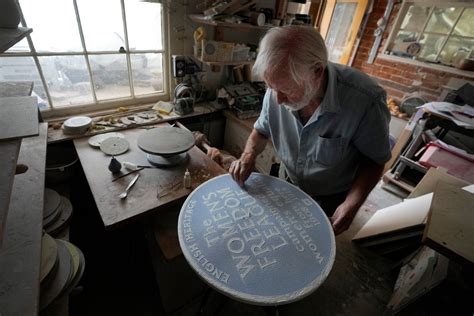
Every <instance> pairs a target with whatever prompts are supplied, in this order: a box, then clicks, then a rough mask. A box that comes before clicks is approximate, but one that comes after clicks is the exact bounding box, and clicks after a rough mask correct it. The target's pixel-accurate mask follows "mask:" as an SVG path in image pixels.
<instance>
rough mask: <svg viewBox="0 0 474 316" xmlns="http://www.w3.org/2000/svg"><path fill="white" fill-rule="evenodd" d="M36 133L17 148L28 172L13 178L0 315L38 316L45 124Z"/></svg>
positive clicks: (0, 265) (0, 262) (0, 273)
mask: <svg viewBox="0 0 474 316" xmlns="http://www.w3.org/2000/svg"><path fill="white" fill-rule="evenodd" d="M39 130H40V135H39V136H37V137H32V138H27V139H24V140H23V142H22V145H21V148H20V154H19V158H18V163H22V164H25V165H27V166H28V171H27V172H25V173H23V174H19V175H16V176H15V180H14V183H13V191H12V197H11V203H10V210H9V212H8V218H7V223H6V230H5V239H4V243H3V247H2V249H1V250H0V280H1V282H0V313H1V314H2V315H24V316H28V315H37V314H38V300H39V279H40V264H41V237H42V236H41V235H42V224H43V197H44V180H45V171H44V170H45V166H46V134H47V124H45V123H44V124H41V125H40V128H39Z"/></svg>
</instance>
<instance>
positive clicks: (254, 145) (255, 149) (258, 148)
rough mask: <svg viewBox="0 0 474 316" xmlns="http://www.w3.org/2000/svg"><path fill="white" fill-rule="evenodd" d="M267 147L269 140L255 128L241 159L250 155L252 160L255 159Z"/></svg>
mask: <svg viewBox="0 0 474 316" xmlns="http://www.w3.org/2000/svg"><path fill="white" fill-rule="evenodd" d="M266 145H267V138H266V137H265V136H263V135H262V134H260V133H259V132H258V131H257V130H256V129H255V128H254V129H253V130H252V132H251V133H250V136H249V138H248V139H247V143H246V144H245V148H244V151H243V153H242V156H241V158H244V156H245V155H249V156H250V157H251V158H252V159H255V158H256V157H257V156H258V155H259V154H260V153H261V152H262V151H263V150H264V149H265V146H266Z"/></svg>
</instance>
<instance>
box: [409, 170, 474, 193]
mask: <svg viewBox="0 0 474 316" xmlns="http://www.w3.org/2000/svg"><path fill="white" fill-rule="evenodd" d="M440 181H442V182H444V183H449V184H452V185H455V186H457V187H459V188H462V187H465V186H467V185H469V183H468V182H466V181H464V180H461V179H459V178H456V177H454V176H452V175H450V174H447V173H446V172H445V171H443V170H442V169H440V168H430V169H429V170H428V172H427V173H426V174H425V175H424V176H423V178H422V179H421V181H420V182H419V183H418V184H417V185H416V187H415V190H413V191H412V192H411V194H410V196H409V197H408V198H410V199H411V198H415V197H418V196H421V195H424V194H427V193H430V192H433V191H434V190H435V188H436V185H437V184H438V183H439V182H440Z"/></svg>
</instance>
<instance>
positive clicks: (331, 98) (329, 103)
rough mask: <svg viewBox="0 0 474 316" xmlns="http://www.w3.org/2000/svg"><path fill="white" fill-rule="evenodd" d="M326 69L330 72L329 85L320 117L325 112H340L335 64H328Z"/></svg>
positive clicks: (322, 103) (321, 106)
mask: <svg viewBox="0 0 474 316" xmlns="http://www.w3.org/2000/svg"><path fill="white" fill-rule="evenodd" d="M326 68H327V70H328V83H327V88H326V93H325V94H324V98H323V101H322V102H321V105H320V106H319V107H320V108H322V109H321V113H319V115H321V114H323V113H324V112H332V113H337V112H339V110H340V106H339V98H338V97H337V94H338V91H337V73H336V69H335V66H334V64H333V63H331V62H328V64H327V66H326Z"/></svg>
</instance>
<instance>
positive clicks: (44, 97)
mask: <svg viewBox="0 0 474 316" xmlns="http://www.w3.org/2000/svg"><path fill="white" fill-rule="evenodd" d="M19 3H20V7H21V11H22V14H23V18H24V21H23V22H22V24H23V26H27V27H31V28H33V32H32V33H31V34H30V36H29V37H28V38H25V39H23V40H22V41H20V42H19V43H17V44H16V45H15V46H13V47H12V48H10V49H9V50H8V51H7V52H5V53H4V54H2V55H0V70H1V71H0V80H2V81H33V82H34V88H33V93H34V95H36V96H38V100H39V106H40V109H42V110H46V111H48V110H53V111H54V110H58V109H64V108H70V107H72V106H82V107H84V106H92V105H100V104H114V102H115V103H117V102H118V101H124V100H125V101H126V100H128V101H129V103H130V104H133V103H139V102H140V101H143V100H144V99H157V98H158V97H159V95H163V94H164V93H165V90H166V84H165V80H164V75H163V74H164V71H163V68H164V59H163V58H164V56H165V54H164V53H165V47H164V44H163V43H164V42H165V41H164V38H163V35H162V34H164V30H163V27H164V23H163V12H162V5H161V4H160V3H155V2H142V1H139V0H100V1H93V0H69V1H67V0H44V1H37V0H20V1H19Z"/></svg>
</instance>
